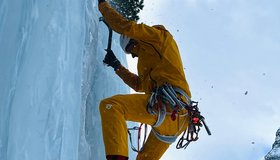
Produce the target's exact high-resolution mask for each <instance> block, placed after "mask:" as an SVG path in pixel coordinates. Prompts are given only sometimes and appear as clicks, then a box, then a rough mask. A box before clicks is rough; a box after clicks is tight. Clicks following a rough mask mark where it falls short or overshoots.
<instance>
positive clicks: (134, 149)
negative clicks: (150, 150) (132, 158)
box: [127, 123, 147, 153]
mask: <svg viewBox="0 0 280 160" xmlns="http://www.w3.org/2000/svg"><path fill="white" fill-rule="evenodd" d="M143 125H144V126H145V131H144V139H143V143H142V147H141V148H140V141H141V129H142V126H143ZM131 130H137V131H138V144H137V149H136V148H135V147H134V145H133V142H132V135H131V132H130V131H131ZM127 132H128V135H129V140H130V145H131V149H132V150H133V151H135V152H137V153H139V152H141V151H142V150H143V148H144V144H145V142H146V139H147V124H143V123H141V124H140V126H139V127H136V126H135V127H133V128H128V129H127Z"/></svg>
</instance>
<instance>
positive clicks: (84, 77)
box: [0, 0, 280, 160]
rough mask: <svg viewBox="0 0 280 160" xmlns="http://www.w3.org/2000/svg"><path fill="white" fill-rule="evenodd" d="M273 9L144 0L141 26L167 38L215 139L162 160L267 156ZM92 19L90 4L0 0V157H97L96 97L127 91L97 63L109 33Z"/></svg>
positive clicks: (274, 59) (275, 52)
mask: <svg viewBox="0 0 280 160" xmlns="http://www.w3.org/2000/svg"><path fill="white" fill-rule="evenodd" d="M279 8H280V1H277V0H272V1H269V2H268V1H264V0H256V1H253V0H248V1H243V0H234V1H233V0H205V1H198V0H178V1H176V2H175V1H160V0H146V1H145V7H144V10H143V11H142V12H141V15H140V16H141V19H140V22H145V23H147V24H150V25H153V24H164V25H165V26H166V28H167V29H169V31H170V32H171V33H172V34H173V35H174V38H175V39H176V40H177V42H178V45H179V48H180V51H181V55H182V59H183V63H184V67H185V72H186V75H187V79H188V82H189V84H190V87H191V91H192V94H193V99H194V100H198V101H199V103H200V108H201V111H202V113H203V114H204V116H205V117H206V121H207V122H208V125H209V127H210V129H211V131H212V133H213V135H212V136H210V137H209V136H207V135H206V132H204V130H202V131H201V136H200V140H199V141H197V142H195V143H193V144H191V145H190V146H189V147H188V149H187V150H179V151H178V150H176V149H175V146H174V145H173V146H171V147H170V149H169V150H168V151H167V152H166V154H165V155H164V156H163V158H162V159H163V160H167V159H195V160H206V159H207V160H224V159H227V160H260V159H262V158H263V157H264V155H265V154H267V153H268V151H269V150H270V149H271V145H272V143H273V142H274V140H275V132H276V130H277V129H278V128H279V126H280V125H279V124H280V116H279V115H280V108H279V106H280V93H279V89H280V84H279V81H280V72H279V68H280V63H279V60H280V32H279V28H280V13H279V12H280V11H279ZM99 16H100V13H99V12H98V10H97V2H96V1H95V0H85V1H83V0H79V1H74V0H49V1H39V0H26V1H20V0H0V160H19V159H20V160H38V159H40V160H77V159H79V160H92V159H94V160H95V159H97V160H99V159H100V160H102V159H105V157H104V149H103V143H102V137H101V136H102V134H101V128H100V127H101V126H100V121H99V113H98V104H99V101H100V99H102V98H104V97H108V96H111V95H113V94H119V93H128V92H129V88H127V87H126V86H125V85H124V84H123V83H122V82H121V80H120V79H119V78H118V77H117V76H116V75H115V74H114V72H113V70H112V69H111V68H107V67H106V66H104V65H103V63H102V59H103V57H104V55H105V53H104V50H103V49H104V48H106V46H107V36H108V31H107V28H106V26H105V25H104V24H103V23H101V22H99V21H98V18H99ZM114 36H115V37H114V42H113V50H114V52H115V53H116V54H117V57H118V58H119V59H120V60H121V61H122V63H123V64H125V63H126V57H124V54H123V53H122V51H121V50H120V48H119V46H118V36H117V34H114ZM127 58H128V65H129V68H130V69H131V70H132V71H133V72H136V71H135V64H136V63H135V61H136V59H134V60H132V59H131V58H130V57H127ZM134 157H135V154H132V153H131V157H130V158H131V159H134Z"/></svg>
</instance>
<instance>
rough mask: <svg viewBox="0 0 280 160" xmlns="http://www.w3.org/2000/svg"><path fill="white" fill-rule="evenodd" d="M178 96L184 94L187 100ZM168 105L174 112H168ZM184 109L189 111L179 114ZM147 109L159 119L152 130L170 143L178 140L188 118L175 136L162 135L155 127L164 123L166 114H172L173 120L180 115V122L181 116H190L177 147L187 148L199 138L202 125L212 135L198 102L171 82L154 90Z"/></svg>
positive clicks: (158, 136) (160, 138)
mask: <svg viewBox="0 0 280 160" xmlns="http://www.w3.org/2000/svg"><path fill="white" fill-rule="evenodd" d="M178 96H183V97H184V98H185V100H186V102H184V101H183V100H182V98H180V97H179V98H178ZM167 105H168V106H170V107H171V109H172V113H168V112H166V106H167ZM183 109H186V110H187V111H188V113H187V114H185V115H179V112H180V111H181V110H183ZM147 111H148V113H149V114H151V115H155V114H157V117H158V118H157V121H156V122H155V124H154V125H153V126H152V132H153V133H154V135H155V136H156V137H157V138H158V139H159V140H161V141H163V142H165V143H170V144H171V143H173V142H175V141H176V139H177V137H178V135H177V134H178V133H179V132H180V130H181V129H182V127H183V126H184V125H185V123H186V120H187V118H185V121H184V123H183V124H182V125H181V127H180V128H179V129H178V133H176V134H175V135H174V136H166V135H161V134H160V133H158V132H157V131H156V130H155V128H156V127H158V126H160V125H161V124H162V122H163V121H164V119H165V116H166V114H171V119H172V120H173V121H175V120H176V118H177V116H178V122H179V116H189V118H190V120H189V126H188V128H187V129H186V130H185V131H184V133H183V135H182V137H181V138H180V139H179V141H178V143H177V146H176V148H177V149H181V148H184V149H186V147H187V146H188V144H189V143H190V142H192V141H196V140H197V139H198V132H199V131H200V127H202V126H204V127H205V129H206V131H207V133H208V135H211V132H210V130H209V128H208V126H207V125H206V123H205V118H204V117H203V116H202V115H201V114H200V111H199V109H198V102H195V101H192V100H191V99H190V98H189V97H188V95H187V94H186V93H185V92H184V91H183V90H182V89H180V88H178V87H174V86H171V85H170V84H164V85H162V86H161V87H158V88H156V89H155V90H154V91H153V92H152V94H151V97H150V99H149V102H148V105H147ZM178 127H179V126H178ZM186 132H187V137H185V134H186ZM185 141H187V142H185ZM184 143H185V144H184Z"/></svg>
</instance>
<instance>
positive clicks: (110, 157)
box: [106, 155, 128, 160]
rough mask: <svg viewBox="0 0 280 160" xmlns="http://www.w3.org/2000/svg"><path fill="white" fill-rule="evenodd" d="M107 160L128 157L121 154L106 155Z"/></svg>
mask: <svg viewBox="0 0 280 160" xmlns="http://www.w3.org/2000/svg"><path fill="white" fill-rule="evenodd" d="M106 158H107V160H128V157H125V156H120V155H108V156H106Z"/></svg>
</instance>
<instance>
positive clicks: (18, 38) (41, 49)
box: [0, 0, 135, 160]
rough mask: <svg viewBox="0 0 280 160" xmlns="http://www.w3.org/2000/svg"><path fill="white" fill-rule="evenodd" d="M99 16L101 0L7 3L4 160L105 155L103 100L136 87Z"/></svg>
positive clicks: (0, 94)
mask: <svg viewBox="0 0 280 160" xmlns="http://www.w3.org/2000/svg"><path fill="white" fill-rule="evenodd" d="M99 16H100V14H99V12H98V10H97V1H95V0H93V1H91V0H78V1H74V0H49V1H39V0H26V1H21V0H1V1H0V19H1V21H0V159H1V160H19V159H21V160H38V159H40V160H77V159H79V160H90V159H91V160H92V159H98V160H101V159H105V156H104V154H105V153H104V146H103V142H102V133H101V125H100V118H99V111H98V104H99V102H100V100H101V99H102V98H105V97H108V96H111V95H114V94H118V93H128V92H129V89H128V88H127V87H126V86H125V85H124V84H123V82H122V81H121V80H120V79H119V78H118V77H117V76H116V75H115V74H114V72H113V70H112V69H111V68H107V67H105V66H104V65H103V63H102V59H103V57H104V55H105V52H104V50H103V49H104V48H105V47H106V46H107V36H108V33H107V28H106V26H105V25H104V24H102V23H101V22H99V20H98V18H99ZM114 36H115V37H114V38H113V40H114V42H113V46H115V48H113V49H114V51H115V52H116V53H117V57H118V58H119V59H120V60H121V61H122V63H124V64H125V61H126V59H125V55H124V54H121V53H122V52H121V51H120V49H119V48H118V47H117V46H118V45H117V43H118V36H117V35H116V34H114ZM133 156H134V157H135V155H133V154H131V157H133Z"/></svg>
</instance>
